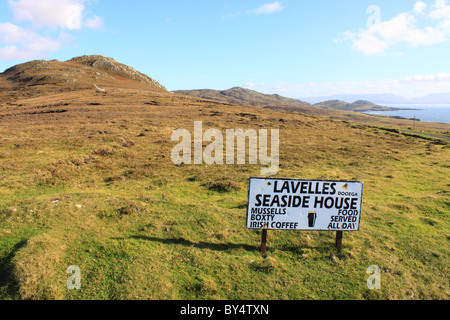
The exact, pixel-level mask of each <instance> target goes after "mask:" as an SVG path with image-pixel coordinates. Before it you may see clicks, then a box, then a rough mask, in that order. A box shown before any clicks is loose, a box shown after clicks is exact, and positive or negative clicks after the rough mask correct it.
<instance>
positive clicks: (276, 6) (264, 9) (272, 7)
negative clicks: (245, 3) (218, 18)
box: [222, 1, 284, 20]
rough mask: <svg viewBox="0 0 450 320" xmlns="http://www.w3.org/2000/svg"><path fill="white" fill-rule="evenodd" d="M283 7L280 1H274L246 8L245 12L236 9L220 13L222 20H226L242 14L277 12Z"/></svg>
mask: <svg viewBox="0 0 450 320" xmlns="http://www.w3.org/2000/svg"><path fill="white" fill-rule="evenodd" d="M283 9H284V7H283V5H282V3H281V2H279V1H275V2H273V3H266V4H263V5H262V6H260V7H258V8H256V9H252V10H248V11H245V12H242V11H236V12H228V13H225V14H223V15H222V20H227V19H231V18H235V17H238V16H240V15H243V14H247V15H250V14H256V15H260V14H272V13H275V12H279V11H282V10H283Z"/></svg>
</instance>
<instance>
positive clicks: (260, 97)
mask: <svg viewBox="0 0 450 320" xmlns="http://www.w3.org/2000/svg"><path fill="white" fill-rule="evenodd" d="M174 93H177V94H184V95H189V96H194V97H197V98H202V99H209V100H214V101H220V102H225V103H230V104H238V105H247V106H253V107H261V108H284V109H286V108H292V109H302V108H308V107H311V105H310V104H309V103H307V102H304V101H300V100H297V99H291V98H285V97H282V96H280V95H278V94H263V93H259V92H256V91H253V90H250V89H244V88H241V87H234V88H231V89H228V90H223V91H219V90H212V89H203V90H177V91H174Z"/></svg>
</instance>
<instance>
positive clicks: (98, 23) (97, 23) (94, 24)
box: [84, 16, 103, 29]
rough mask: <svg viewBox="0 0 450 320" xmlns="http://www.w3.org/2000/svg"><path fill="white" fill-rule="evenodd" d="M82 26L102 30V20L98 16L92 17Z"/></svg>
mask: <svg viewBox="0 0 450 320" xmlns="http://www.w3.org/2000/svg"><path fill="white" fill-rule="evenodd" d="M84 26H86V27H87V28H89V29H102V28H103V19H102V18H100V17H99V16H93V17H92V18H89V19H86V21H85V22H84Z"/></svg>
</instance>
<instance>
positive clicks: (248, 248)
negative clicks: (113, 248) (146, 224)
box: [130, 236, 259, 251]
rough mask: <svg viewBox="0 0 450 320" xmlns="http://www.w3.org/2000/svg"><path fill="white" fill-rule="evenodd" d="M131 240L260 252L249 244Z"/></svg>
mask: <svg viewBox="0 0 450 320" xmlns="http://www.w3.org/2000/svg"><path fill="white" fill-rule="evenodd" d="M130 238H131V239H137V240H146V241H153V242H159V243H163V244H172V245H182V246H185V247H195V248H199V249H209V250H215V251H229V250H234V249H243V250H245V251H258V250H259V247H257V246H251V245H247V244H235V243H211V242H203V241H201V242H192V241H189V240H186V239H183V238H172V239H161V238H157V237H147V236H131V237H130Z"/></svg>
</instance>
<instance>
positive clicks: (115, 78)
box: [0, 55, 167, 102]
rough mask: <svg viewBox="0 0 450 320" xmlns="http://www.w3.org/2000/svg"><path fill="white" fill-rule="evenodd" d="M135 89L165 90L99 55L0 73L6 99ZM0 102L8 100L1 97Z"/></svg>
mask: <svg viewBox="0 0 450 320" xmlns="http://www.w3.org/2000/svg"><path fill="white" fill-rule="evenodd" d="M111 88H135V89H139V90H150V91H164V92H167V90H166V88H165V87H164V86H163V85H161V84H160V83H158V82H157V81H156V80H154V79H152V78H150V77H149V76H147V75H145V74H143V73H141V72H139V71H137V70H136V69H134V68H132V67H129V66H127V65H124V64H122V63H119V62H117V61H116V60H114V59H112V58H108V57H105V56H101V55H86V56H81V57H75V58H73V59H70V60H68V61H64V62H62V61H59V60H50V61H47V60H34V61H30V62H26V63H23V64H18V65H15V66H13V67H11V68H9V69H7V70H5V72H3V73H0V94H1V93H2V92H3V93H8V96H9V97H10V98H14V97H16V98H17V97H18V96H22V95H25V96H29V95H42V94H47V93H49V92H64V91H74V90H84V89H92V90H97V91H101V92H106V90H108V89H111ZM2 100H3V101H4V102H5V100H8V97H5V96H4V95H3V97H2Z"/></svg>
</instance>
